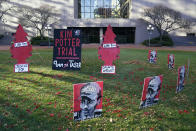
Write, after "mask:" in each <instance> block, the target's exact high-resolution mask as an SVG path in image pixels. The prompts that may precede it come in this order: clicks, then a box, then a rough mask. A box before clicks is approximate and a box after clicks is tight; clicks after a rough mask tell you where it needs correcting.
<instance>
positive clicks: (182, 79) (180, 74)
mask: <svg viewBox="0 0 196 131" xmlns="http://www.w3.org/2000/svg"><path fill="white" fill-rule="evenodd" d="M185 75H186V66H181V67H179V68H178V80H177V87H176V93H178V92H180V91H182V90H183V89H184V84H185Z"/></svg>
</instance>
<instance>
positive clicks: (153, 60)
mask: <svg viewBox="0 0 196 131" xmlns="http://www.w3.org/2000/svg"><path fill="white" fill-rule="evenodd" d="M148 61H149V63H153V64H155V63H156V61H157V51H156V50H149V51H148Z"/></svg>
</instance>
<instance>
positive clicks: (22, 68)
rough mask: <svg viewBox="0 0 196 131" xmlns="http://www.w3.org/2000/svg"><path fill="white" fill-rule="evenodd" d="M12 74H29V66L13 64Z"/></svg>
mask: <svg viewBox="0 0 196 131" xmlns="http://www.w3.org/2000/svg"><path fill="white" fill-rule="evenodd" d="M14 67H15V68H14V72H29V64H15V65H14Z"/></svg>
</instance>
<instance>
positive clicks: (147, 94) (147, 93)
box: [140, 75, 163, 108]
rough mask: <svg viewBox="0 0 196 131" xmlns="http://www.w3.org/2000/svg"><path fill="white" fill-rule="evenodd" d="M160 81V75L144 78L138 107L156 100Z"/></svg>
mask: <svg viewBox="0 0 196 131" xmlns="http://www.w3.org/2000/svg"><path fill="white" fill-rule="evenodd" d="M162 81H163V76H162V75H160V76H154V77H147V78H145V79H144V87H143V91H142V98H141V103H140V108H144V107H149V106H152V105H154V104H156V103H157V102H158V100H159V95H160V90H161V86H162Z"/></svg>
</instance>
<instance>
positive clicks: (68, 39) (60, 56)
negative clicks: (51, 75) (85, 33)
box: [52, 29, 81, 70]
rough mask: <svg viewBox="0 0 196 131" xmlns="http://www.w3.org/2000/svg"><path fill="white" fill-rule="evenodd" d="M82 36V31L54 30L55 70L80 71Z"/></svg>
mask: <svg viewBox="0 0 196 131" xmlns="http://www.w3.org/2000/svg"><path fill="white" fill-rule="evenodd" d="M80 36H81V34H80V30H71V29H55V30H54V48H53V63H52V69H53V70H80V68H81V40H80Z"/></svg>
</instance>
